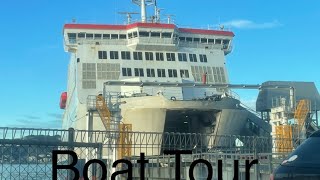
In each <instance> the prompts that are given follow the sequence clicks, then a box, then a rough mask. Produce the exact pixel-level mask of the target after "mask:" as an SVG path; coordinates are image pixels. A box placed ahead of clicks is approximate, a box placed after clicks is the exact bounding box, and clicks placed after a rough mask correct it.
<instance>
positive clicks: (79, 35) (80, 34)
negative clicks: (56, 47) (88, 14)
mask: <svg viewBox="0 0 320 180" xmlns="http://www.w3.org/2000/svg"><path fill="white" fill-rule="evenodd" d="M85 37H86V33H79V34H78V38H85Z"/></svg>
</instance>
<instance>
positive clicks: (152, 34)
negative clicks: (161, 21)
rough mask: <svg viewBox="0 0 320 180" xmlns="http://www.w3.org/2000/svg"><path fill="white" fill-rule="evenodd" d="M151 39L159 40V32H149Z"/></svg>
mask: <svg viewBox="0 0 320 180" xmlns="http://www.w3.org/2000/svg"><path fill="white" fill-rule="evenodd" d="M151 37H157V38H160V33H159V32H151Z"/></svg>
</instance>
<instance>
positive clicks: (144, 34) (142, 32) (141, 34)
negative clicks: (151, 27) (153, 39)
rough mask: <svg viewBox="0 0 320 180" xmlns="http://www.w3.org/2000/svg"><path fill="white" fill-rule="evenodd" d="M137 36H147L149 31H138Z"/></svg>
mask: <svg viewBox="0 0 320 180" xmlns="http://www.w3.org/2000/svg"><path fill="white" fill-rule="evenodd" d="M139 36H140V37H149V32H146V31H140V32H139Z"/></svg>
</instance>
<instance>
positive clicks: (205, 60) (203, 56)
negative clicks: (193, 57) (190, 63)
mask: <svg viewBox="0 0 320 180" xmlns="http://www.w3.org/2000/svg"><path fill="white" fill-rule="evenodd" d="M200 62H208V61H207V55H205V54H200Z"/></svg>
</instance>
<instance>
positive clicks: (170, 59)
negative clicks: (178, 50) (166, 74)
mask: <svg viewBox="0 0 320 180" xmlns="http://www.w3.org/2000/svg"><path fill="white" fill-rule="evenodd" d="M175 60H176V57H175V54H174V53H167V61H175Z"/></svg>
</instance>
